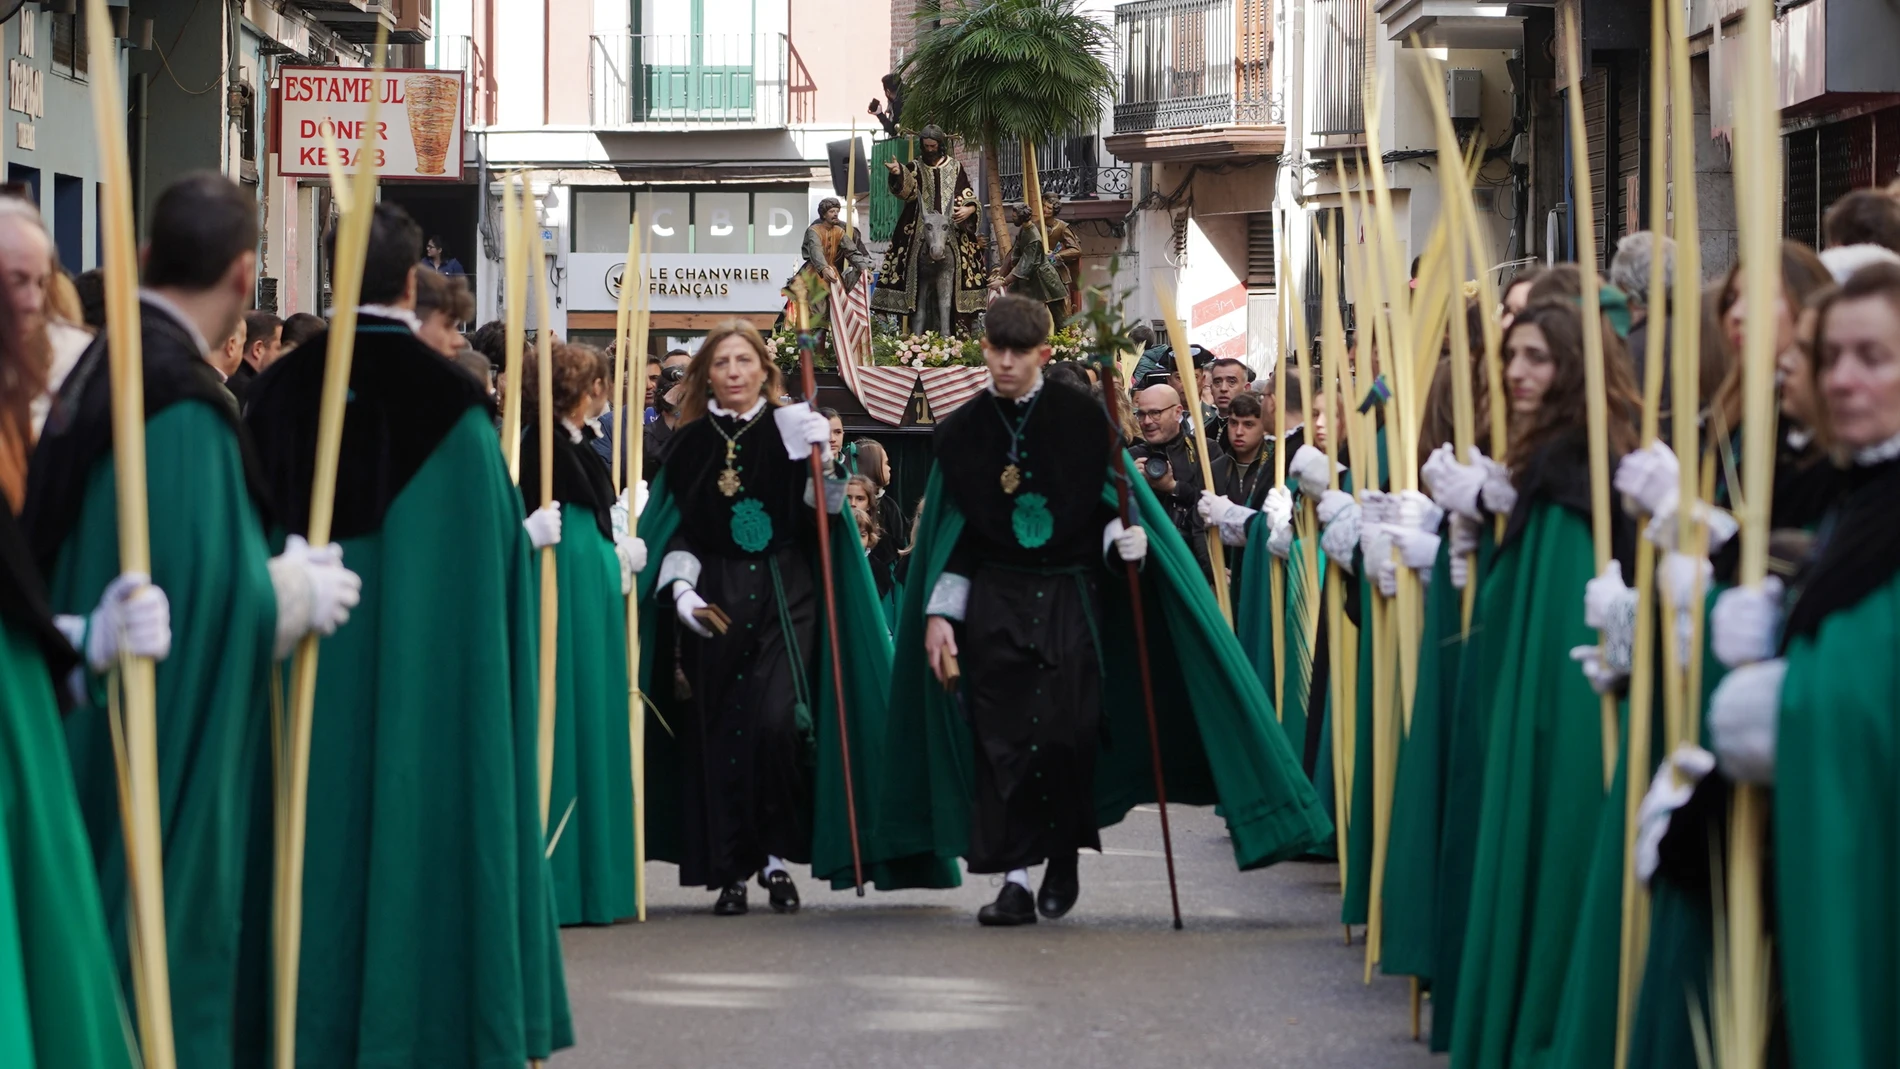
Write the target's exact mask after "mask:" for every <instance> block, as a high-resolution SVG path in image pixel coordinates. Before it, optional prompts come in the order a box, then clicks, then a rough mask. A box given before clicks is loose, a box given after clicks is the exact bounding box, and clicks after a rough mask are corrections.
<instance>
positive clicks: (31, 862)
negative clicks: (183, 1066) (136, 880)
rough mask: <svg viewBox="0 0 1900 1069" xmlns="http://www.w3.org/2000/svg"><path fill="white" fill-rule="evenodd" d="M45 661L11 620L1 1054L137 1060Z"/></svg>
mask: <svg viewBox="0 0 1900 1069" xmlns="http://www.w3.org/2000/svg"><path fill="white" fill-rule="evenodd" d="M50 683H51V680H50V679H49V678H48V676H47V674H46V662H45V661H44V660H42V659H41V657H40V652H39V649H38V648H37V647H36V646H35V644H34V641H33V638H32V637H31V636H30V635H28V634H26V633H25V632H24V631H22V630H21V629H20V628H18V627H15V626H14V625H13V624H11V623H6V622H0V710H5V712H4V714H0V814H4V819H0V917H4V918H5V923H4V924H0V1064H5V1065H8V1066H17V1067H19V1069H65V1067H67V1066H88V1067H95V1066H96V1067H98V1069H131V1067H132V1065H133V1064H134V1057H133V1053H132V1048H131V1043H132V1037H131V1029H130V1027H129V1024H128V1022H127V1021H126V1019H125V1011H124V1008H123V1006H122V1005H121V1004H120V1000H119V976H118V972H117V971H116V970H115V969H114V967H113V961H112V944H111V943H110V942H109V941H108V940H107V938H106V918H105V913H104V911H103V908H102V907H101V906H100V903H99V887H98V883H97V882H96V881H95V879H94V877H93V872H92V857H91V856H90V855H89V854H88V853H87V852H86V829H85V826H84V825H83V824H81V823H80V820H79V800H78V798H77V797H76V796H75V795H74V793H73V781H72V771H71V767H70V766H69V765H68V764H67V762H66V751H65V745H64V743H63V742H62V740H61V739H60V723H59V708H58V706H57V705H56V704H55V702H54V701H53V688H52V687H51V686H50V685H49V684H50Z"/></svg>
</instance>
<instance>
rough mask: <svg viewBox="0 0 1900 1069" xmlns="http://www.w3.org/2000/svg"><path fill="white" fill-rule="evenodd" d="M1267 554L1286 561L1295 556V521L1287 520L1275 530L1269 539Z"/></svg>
mask: <svg viewBox="0 0 1900 1069" xmlns="http://www.w3.org/2000/svg"><path fill="white" fill-rule="evenodd" d="M1267 552H1268V553H1271V554H1273V555H1274V556H1276V557H1278V558H1280V559H1281V560H1286V559H1287V558H1288V557H1291V556H1292V555H1293V521H1292V520H1287V521H1286V522H1284V523H1281V524H1278V525H1276V526H1275V527H1274V528H1273V534H1272V535H1271V536H1269V537H1268V538H1267Z"/></svg>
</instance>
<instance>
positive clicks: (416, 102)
mask: <svg viewBox="0 0 1900 1069" xmlns="http://www.w3.org/2000/svg"><path fill="white" fill-rule="evenodd" d="M462 90H463V76H462V72H461V71H441V70H412V69H401V70H386V71H383V72H382V74H381V75H380V76H379V75H377V74H376V73H375V72H373V71H370V70H368V69H366V68H361V67H285V68H283V70H282V71H281V72H280V74H279V77H278V81H277V85H276V87H275V92H274V95H275V96H276V98H277V107H276V109H275V110H276V113H277V123H276V125H275V126H274V127H273V131H274V132H275V134H276V136H275V138H273V146H272V147H273V150H274V151H275V152H276V153H277V173H278V174H281V175H285V176H288V177H296V178H327V177H329V174H330V163H331V159H330V149H329V147H328V146H326V145H325V135H326V134H327V135H328V136H329V140H330V144H332V145H334V146H335V150H336V152H337V155H338V159H337V161H336V162H338V163H340V164H341V165H342V166H343V167H344V168H346V169H347V168H354V167H355V166H356V164H357V158H356V154H357V151H358V149H359V147H360V146H361V145H362V141H363V133H364V129H365V127H366V124H367V123H368V121H369V105H370V100H371V99H372V98H374V99H375V100H376V101H377V110H376V127H375V130H374V136H373V138H372V144H373V146H374V148H373V149H372V151H374V152H375V157H374V165H375V167H376V173H377V175H378V176H379V177H382V178H408V179H435V180H439V181H456V180H459V179H460V178H461V177H462V127H463V121H464V116H463V114H462V106H463V102H464V100H465V99H466V94H464V93H463V91H462Z"/></svg>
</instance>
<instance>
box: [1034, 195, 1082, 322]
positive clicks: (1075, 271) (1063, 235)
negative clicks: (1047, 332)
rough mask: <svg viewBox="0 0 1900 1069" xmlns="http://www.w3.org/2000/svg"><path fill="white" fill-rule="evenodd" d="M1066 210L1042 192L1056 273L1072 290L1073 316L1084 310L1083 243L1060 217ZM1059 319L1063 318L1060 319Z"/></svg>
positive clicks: (1065, 286) (1044, 222) (1070, 294)
mask: <svg viewBox="0 0 1900 1069" xmlns="http://www.w3.org/2000/svg"><path fill="white" fill-rule="evenodd" d="M1061 210H1062V202H1061V201H1059V200H1056V199H1055V198H1053V197H1051V196H1049V194H1048V193H1044V194H1043V195H1042V215H1043V226H1044V227H1045V228H1046V229H1047V230H1048V233H1049V255H1050V256H1052V257H1054V258H1055V262H1056V273H1057V274H1058V275H1060V276H1061V278H1062V285H1063V287H1064V288H1065V289H1067V290H1068V300H1067V306H1068V310H1069V314H1070V315H1076V314H1077V313H1079V312H1081V311H1082V293H1081V281H1082V270H1081V267H1082V243H1081V242H1080V241H1078V240H1076V237H1075V231H1074V230H1071V229H1070V228H1069V224H1067V223H1065V222H1063V221H1062V220H1060V219H1058V218H1056V216H1057V214H1058V213H1060V212H1061ZM1056 322H1058V323H1060V322H1062V320H1061V319H1060V318H1058V319H1057V320H1056Z"/></svg>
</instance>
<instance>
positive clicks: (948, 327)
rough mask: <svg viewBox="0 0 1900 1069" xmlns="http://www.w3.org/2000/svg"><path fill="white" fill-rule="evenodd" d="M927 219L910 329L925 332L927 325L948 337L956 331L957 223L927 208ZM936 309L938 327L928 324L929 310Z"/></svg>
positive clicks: (918, 263) (915, 332) (925, 214)
mask: <svg viewBox="0 0 1900 1069" xmlns="http://www.w3.org/2000/svg"><path fill="white" fill-rule="evenodd" d="M922 221H923V229H924V234H923V241H922V242H921V243H920V244H921V245H922V246H923V256H921V257H919V258H918V262H917V266H916V271H917V307H916V310H915V311H913V312H911V314H910V331H911V333H912V334H922V333H924V331H925V330H926V329H935V330H936V332H937V333H939V334H941V335H943V336H944V337H946V338H947V337H949V336H950V335H951V334H953V333H955V330H956V318H955V315H954V312H953V310H954V309H955V307H956V292H957V246H956V225H955V224H954V223H952V222H951V221H950V216H948V215H946V214H944V213H943V212H925V213H923V216H922ZM931 309H935V311H936V313H937V317H936V318H937V321H936V323H935V325H934V328H927V327H926V326H925V324H926V322H927V321H928V316H927V314H926V313H927V312H928V311H929V310H931Z"/></svg>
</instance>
